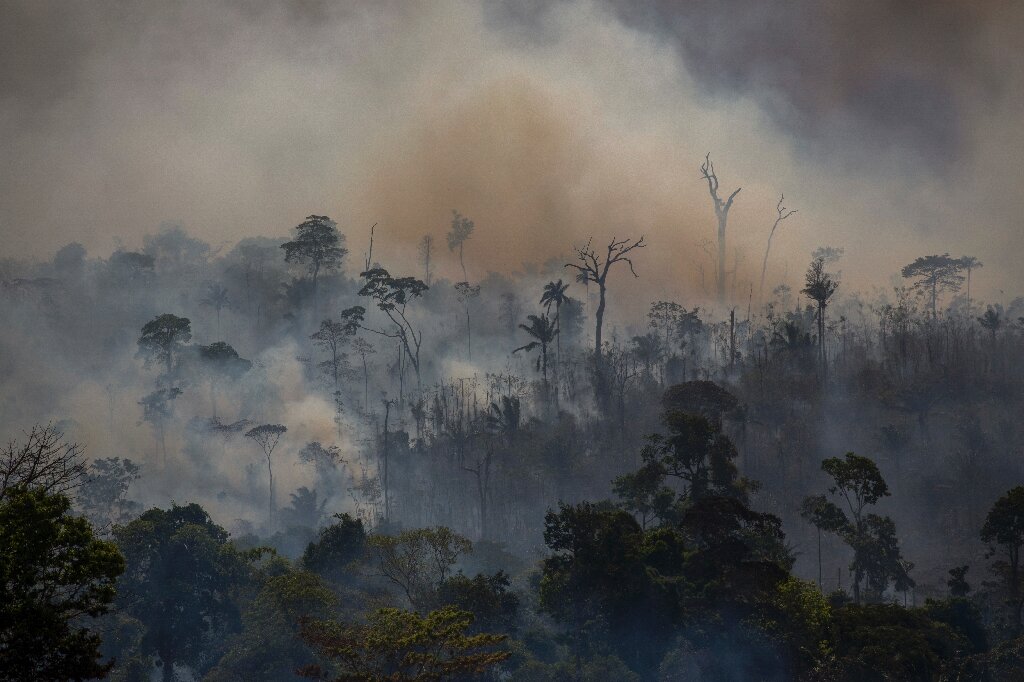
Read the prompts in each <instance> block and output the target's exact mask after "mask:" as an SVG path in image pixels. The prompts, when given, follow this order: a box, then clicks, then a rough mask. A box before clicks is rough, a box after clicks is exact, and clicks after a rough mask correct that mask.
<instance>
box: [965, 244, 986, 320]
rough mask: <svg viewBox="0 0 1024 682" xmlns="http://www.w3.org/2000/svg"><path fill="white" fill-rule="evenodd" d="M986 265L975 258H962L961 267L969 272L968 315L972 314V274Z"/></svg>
mask: <svg viewBox="0 0 1024 682" xmlns="http://www.w3.org/2000/svg"><path fill="white" fill-rule="evenodd" d="M984 265H985V264H984V263H982V262H981V261H980V260H978V259H977V258H976V257H974V256H961V257H960V267H961V268H963V269H964V270H966V271H967V313H968V314H970V312H971V273H972V272H973V271H975V270H977V269H978V268H981V267H983V266H984Z"/></svg>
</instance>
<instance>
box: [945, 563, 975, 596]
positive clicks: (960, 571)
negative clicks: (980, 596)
mask: <svg viewBox="0 0 1024 682" xmlns="http://www.w3.org/2000/svg"><path fill="white" fill-rule="evenodd" d="M970 569H971V567H970V566H968V565H966V564H964V565H963V566H956V567H954V568H951V569H949V580H947V581H946V585H947V586H948V587H949V596H950V597H953V598H962V597H966V596H967V595H968V594H970V592H971V585H970V583H968V582H967V571H969V570H970Z"/></svg>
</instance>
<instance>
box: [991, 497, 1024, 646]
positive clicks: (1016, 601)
mask: <svg viewBox="0 0 1024 682" xmlns="http://www.w3.org/2000/svg"><path fill="white" fill-rule="evenodd" d="M981 540H982V542H984V543H986V544H987V545H988V546H989V549H988V555H987V556H989V557H992V556H995V555H997V554H999V555H1000V558H999V559H997V560H996V561H995V562H993V563H992V572H993V573H994V574H995V575H997V576H998V577H999V579H1000V581H1001V582H1002V585H1001V589H1002V592H1003V595H1004V596H1005V599H1006V606H1007V607H1008V609H1009V612H1010V620H1011V622H1012V623H1013V626H1014V627H1015V628H1016V630H1017V631H1020V629H1021V609H1024V572H1022V570H1021V548H1022V547H1024V487H1022V486H1017V487H1016V488H1013V489H1011V490H1009V491H1008V492H1007V493H1006V494H1005V495H1003V496H1002V497H1000V498H999V499H998V500H996V502H995V504H993V505H992V509H991V510H990V511H989V513H988V516H987V517H986V518H985V525H984V526H982V529H981Z"/></svg>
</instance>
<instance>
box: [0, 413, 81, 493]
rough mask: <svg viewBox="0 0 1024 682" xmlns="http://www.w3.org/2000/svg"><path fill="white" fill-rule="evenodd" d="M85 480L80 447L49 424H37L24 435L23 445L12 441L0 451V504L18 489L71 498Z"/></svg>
mask: <svg viewBox="0 0 1024 682" xmlns="http://www.w3.org/2000/svg"><path fill="white" fill-rule="evenodd" d="M84 477H85V465H84V464H83V463H82V448H81V446H79V445H78V444H77V443H69V442H67V441H65V440H64V434H62V433H61V432H60V431H59V430H58V429H57V428H56V427H55V426H53V425H52V424H47V425H46V426H41V425H39V424H36V425H35V426H33V427H32V428H31V429H30V430H29V432H28V433H26V434H25V442H24V443H18V441H16V440H12V441H9V442H8V443H7V446H6V447H4V448H3V449H0V502H2V501H3V500H4V499H5V498H6V497H7V494H8V491H9V490H12V489H14V488H17V487H21V488H26V489H29V490H41V491H42V492H44V493H48V494H51V495H60V494H70V493H71V492H73V491H74V490H75V489H76V488H78V487H79V486H80V485H81V484H82V480H83V478H84Z"/></svg>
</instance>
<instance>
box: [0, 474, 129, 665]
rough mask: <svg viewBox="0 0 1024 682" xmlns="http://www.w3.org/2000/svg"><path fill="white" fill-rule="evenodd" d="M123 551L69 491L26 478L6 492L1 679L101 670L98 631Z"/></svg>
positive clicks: (0, 579)
mask: <svg viewBox="0 0 1024 682" xmlns="http://www.w3.org/2000/svg"><path fill="white" fill-rule="evenodd" d="M124 566H125V562H124V558H123V557H122V556H121V554H120V553H119V552H118V551H117V547H115V546H114V544H113V543H110V542H105V541H103V540H99V539H97V538H96V537H95V536H94V535H93V532H92V528H91V527H90V526H89V522H88V521H86V520H85V519H83V518H79V517H75V516H72V514H71V502H70V500H68V498H67V497H65V496H63V495H51V494H48V493H46V492H45V491H43V490H40V489H35V490H30V489H27V488H25V487H22V486H18V487H14V488H11V489H9V490H7V491H6V492H5V495H4V496H3V498H2V499H0V680H4V681H8V680H9V681H11V682H15V681H22V680H40V681H46V680H54V681H55V682H56V681H58V680H69V679H83V678H90V677H102V676H104V674H105V673H106V672H107V671H108V670H109V669H110V667H111V665H112V664H111V663H109V662H108V663H102V662H101V661H100V658H101V655H100V651H99V646H100V638H99V636H98V635H97V634H96V633H95V632H93V631H90V629H88V628H86V627H83V626H84V625H86V624H87V623H88V622H89V621H87V620H86V618H90V619H93V618H96V617H97V616H100V615H102V614H104V613H106V612H107V609H108V607H109V605H110V603H111V601H112V600H113V599H114V595H115V583H116V580H117V577H118V576H119V575H120V574H121V572H122V571H123V570H124Z"/></svg>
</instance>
